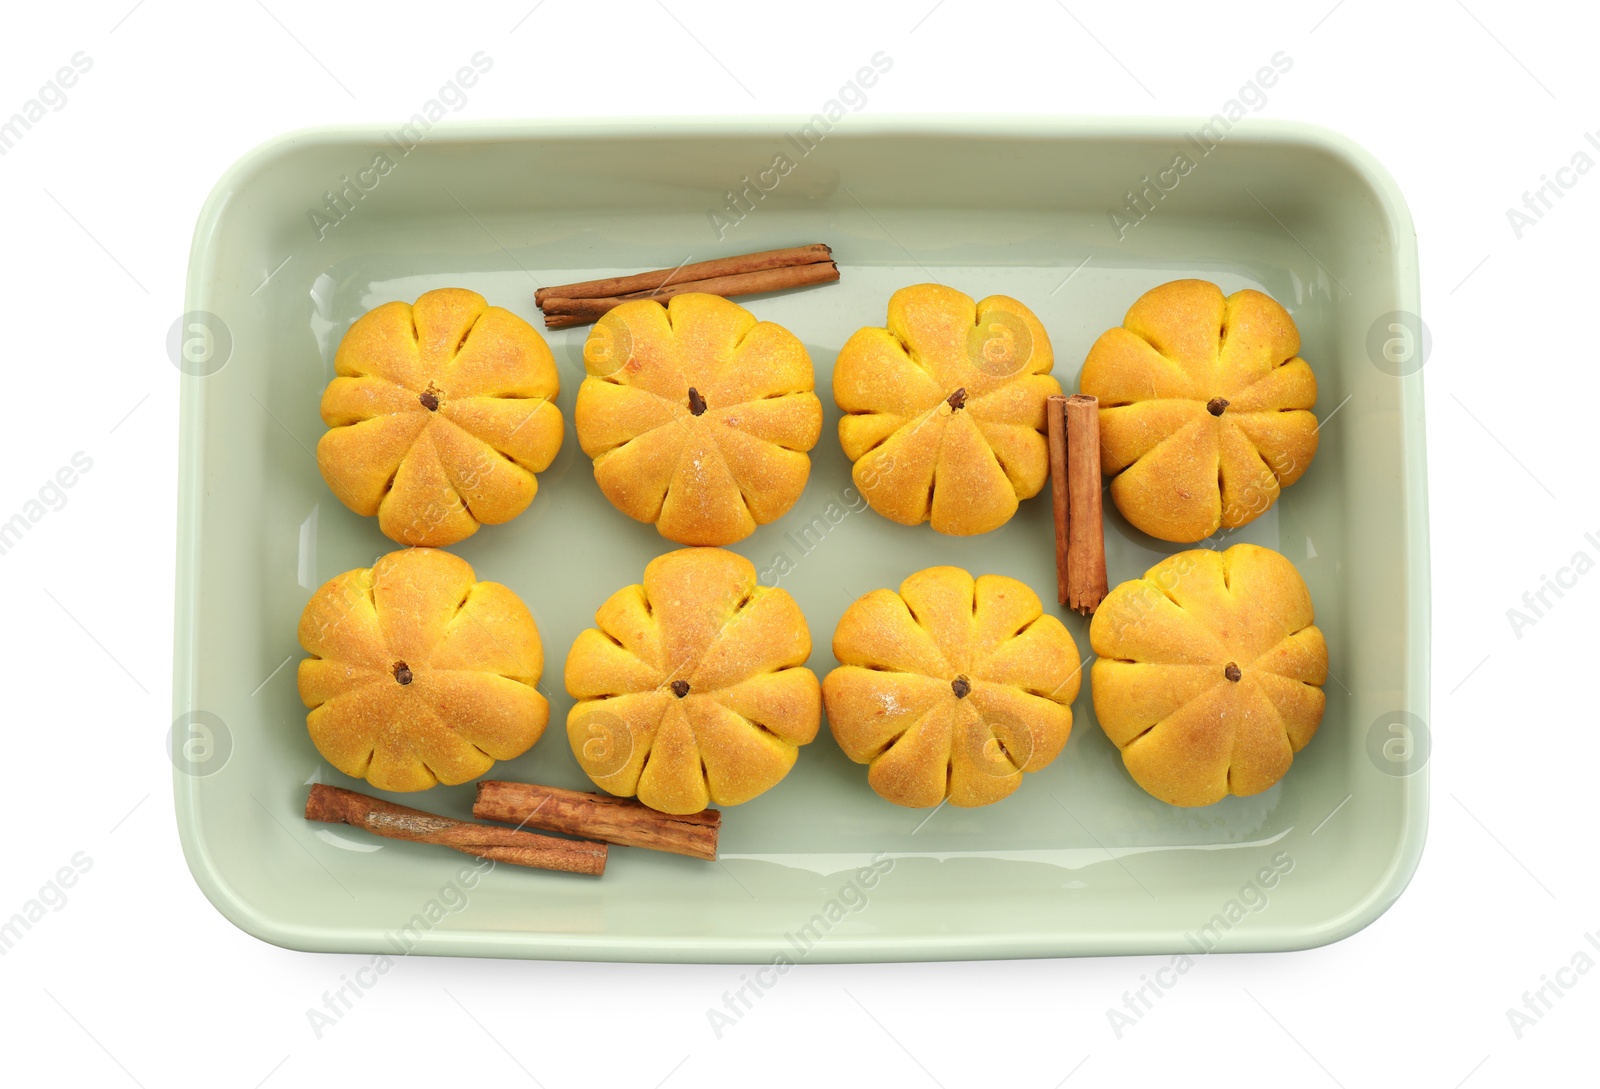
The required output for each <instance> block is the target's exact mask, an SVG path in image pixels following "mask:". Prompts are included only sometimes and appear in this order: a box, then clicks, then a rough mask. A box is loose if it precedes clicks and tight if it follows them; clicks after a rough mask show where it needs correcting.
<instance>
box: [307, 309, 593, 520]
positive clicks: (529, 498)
mask: <svg viewBox="0 0 1600 1089" xmlns="http://www.w3.org/2000/svg"><path fill="white" fill-rule="evenodd" d="M334 370H335V372H336V377H335V378H334V379H333V381H331V382H329V383H328V386H327V389H326V390H324V391H323V394H322V421H323V422H324V423H326V424H327V425H328V428H329V430H328V432H327V433H326V434H324V435H323V436H322V439H321V441H319V442H318V443H317V466H318V467H319V468H320V469H321V470H322V478H323V479H324V480H326V481H327V482H328V487H329V488H331V489H333V494H334V495H336V496H338V497H339V500H340V502H342V503H343V504H344V505H345V506H347V507H349V508H350V509H351V510H353V511H355V512H356V513H357V514H363V515H373V514H376V515H377V516H378V528H379V529H381V530H382V531H383V533H384V535H385V536H387V537H389V538H391V539H392V540H395V541H398V542H400V543H401V544H406V545H429V546H437V545H448V544H454V543H455V542H457V541H459V540H461V539H463V538H465V537H470V536H471V535H472V534H474V533H476V532H477V531H478V526H479V525H480V524H485V523H487V524H490V525H494V524H498V523H500V522H508V521H510V520H511V519H512V518H515V517H516V516H517V515H519V514H521V513H522V512H523V511H524V510H526V509H527V507H528V504H529V503H531V502H533V496H534V493H535V492H537V491H538V490H539V481H538V479H537V478H536V477H535V475H534V474H536V473H541V472H543V471H544V470H545V469H547V468H548V467H549V465H550V462H551V460H553V459H554V458H555V456H556V452H557V451H559V450H560V449H561V433H562V423H561V413H560V411H559V410H558V409H557V408H556V405H555V397H556V393H557V392H558V390H559V389H560V385H561V383H560V379H559V378H558V377H557V375H556V366H555V360H554V359H553V358H551V355H550V349H549V348H548V347H547V346H546V345H545V342H544V338H543V337H541V336H540V335H539V333H538V332H537V330H535V329H534V328H533V326H531V325H529V324H528V323H527V322H525V321H523V320H522V319H521V318H519V317H517V316H516V315H515V314H513V313H511V312H510V311H509V310H502V309H500V308H499V307H497V306H490V305H489V304H488V303H487V302H485V301H484V298H483V296H482V295H479V294H478V293H477V292H475V291H466V290H463V289H461V288H442V289H440V290H438V291H430V292H428V293H427V294H425V295H423V296H422V297H421V298H419V299H418V300H417V301H416V303H415V304H410V303H403V302H391V303H385V304H383V305H382V306H380V307H377V308H376V309H374V310H370V311H368V312H367V313H366V314H364V315H362V316H361V317H360V318H359V319H358V320H357V321H356V323H355V324H354V325H352V326H351V327H350V331H349V332H347V333H346V334H345V335H344V340H342V341H341V342H340V343H339V350H338V352H337V354H336V355H335V357H334Z"/></svg>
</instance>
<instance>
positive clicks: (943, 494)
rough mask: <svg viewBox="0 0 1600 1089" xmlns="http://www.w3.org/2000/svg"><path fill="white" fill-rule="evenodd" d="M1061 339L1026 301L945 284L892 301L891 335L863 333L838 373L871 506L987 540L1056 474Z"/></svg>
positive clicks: (850, 344) (852, 448) (843, 437)
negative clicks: (1053, 420)
mask: <svg viewBox="0 0 1600 1089" xmlns="http://www.w3.org/2000/svg"><path fill="white" fill-rule="evenodd" d="M1053 362H1054V357H1053V356H1052V354H1051V351H1050V338H1049V336H1047V335H1046V333H1045V331H1044V326H1043V325H1041V324H1039V319H1038V318H1036V317H1034V315H1033V312H1032V311H1031V310H1029V309H1028V308H1027V307H1026V306H1023V305H1022V304H1021V303H1020V302H1018V301H1017V300H1016V299H1011V298H1007V297H1006V296H1004V295H991V296H989V297H988V298H987V299H984V300H982V301H981V302H976V303H974V302H973V301H972V299H971V298H969V297H968V296H966V295H963V294H962V293H961V292H959V291H957V290H955V289H954V288H950V287H944V286H942V285H940V284H918V285H916V286H915V287H905V288H901V289H900V290H899V291H896V292H895V293H894V294H893V295H892V296H891V297H890V299H889V319H888V326H887V328H881V329H880V328H872V327H869V328H865V329H860V330H857V331H856V333H855V334H854V335H852V336H851V337H850V339H849V340H847V341H846V342H845V345H844V347H843V348H842V349H841V350H840V352H839V359H838V361H837V362H836V363H835V364H834V367H833V399H834V400H835V401H836V402H837V403H838V405H839V408H840V409H842V410H843V411H844V413H845V415H844V418H843V419H841V420H840V421H839V442H840V444H841V445H842V446H843V447H844V453H845V457H847V458H849V459H850V460H851V461H853V462H855V466H854V468H853V469H852V470H851V476H853V477H854V478H855V483H856V487H857V488H858V489H859V490H860V492H861V494H862V495H863V496H864V497H865V498H866V500H867V503H868V504H870V505H871V507H872V509H873V510H875V511H877V512H878V513H879V514H881V515H883V516H884V517H885V518H888V519H890V520H891V521H894V522H899V523H900V524H902V525H907V526H915V525H920V524H921V523H923V522H931V523H932V524H933V528H934V529H936V530H938V531H939V532H940V533H949V534H956V535H968V534H974V533H987V532H988V531H989V530H991V529H996V528H998V527H1000V526H1002V525H1004V524H1005V523H1006V522H1007V521H1009V520H1010V518H1011V516H1012V515H1013V514H1015V513H1016V512H1017V504H1018V501H1019V500H1023V499H1028V498H1031V497H1032V496H1035V495H1038V494H1039V490H1040V489H1041V488H1043V487H1044V482H1045V478H1046V476H1047V475H1048V474H1049V469H1050V466H1049V452H1048V449H1047V447H1046V444H1045V411H1044V410H1045V399H1046V398H1047V397H1049V396H1050V395H1051V394H1055V393H1060V392H1061V385H1060V383H1058V382H1057V381H1056V380H1055V379H1054V378H1052V377H1050V368H1051V366H1052V365H1053Z"/></svg>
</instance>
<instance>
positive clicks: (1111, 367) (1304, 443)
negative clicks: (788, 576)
mask: <svg viewBox="0 0 1600 1089" xmlns="http://www.w3.org/2000/svg"><path fill="white" fill-rule="evenodd" d="M1299 351H1300V333H1299V331H1298V330H1296V329H1295V325H1294V319H1292V318H1291V317H1289V313H1288V311H1286V310H1284V308H1283V307H1281V306H1279V305H1278V304H1277V303H1276V302H1274V301H1273V300H1272V299H1271V298H1269V297H1268V296H1266V295H1263V294H1262V293H1261V292H1259V291H1238V292H1235V293H1234V294H1232V295H1229V296H1228V297H1227V298H1224V297H1223V295H1222V289H1221V288H1219V287H1218V286H1217V285H1216V284H1213V283H1208V282H1207V281H1205V280H1174V281H1173V282H1172V283H1169V284H1162V285H1161V286H1160V287H1157V288H1153V289H1152V290H1150V291H1147V292H1145V293H1144V295H1142V296H1140V298H1139V300H1138V301H1137V302H1135V303H1134V304H1133V306H1132V307H1130V308H1129V310H1128V316H1127V317H1126V318H1124V319H1123V322H1122V325H1121V327H1120V328H1116V329H1111V330H1108V331H1107V332H1105V333H1103V334H1101V336H1100V339H1099V340H1097V341H1095V342H1094V346H1093V347H1092V348H1090V349H1089V356H1088V358H1087V359H1085V360H1084V363H1083V376H1082V379H1081V380H1080V385H1081V387H1082V390H1083V392H1084V393H1087V394H1092V395H1093V396H1095V397H1098V398H1100V459H1101V468H1102V469H1103V470H1104V471H1105V473H1106V475H1107V476H1110V477H1112V478H1113V479H1112V481H1111V498H1112V500H1113V501H1114V502H1115V503H1116V505H1117V509H1118V510H1119V511H1121V512H1122V516H1123V517H1124V518H1126V519H1127V520H1128V521H1129V522H1131V523H1133V525H1134V526H1136V527H1137V528H1139V529H1141V530H1143V531H1144V532H1146V533H1148V534H1150V535H1151V536H1152V537H1159V538H1161V539H1162V540H1163V541H1179V542H1190V541H1199V540H1204V539H1205V538H1206V537H1209V536H1210V535H1211V534H1213V533H1215V532H1216V531H1217V530H1218V529H1219V528H1221V527H1227V528H1229V529H1232V528H1235V527H1237V526H1242V525H1244V524H1245V523H1246V522H1249V521H1251V520H1252V519H1254V518H1255V517H1257V516H1258V515H1260V514H1261V513H1262V512H1263V511H1265V510H1266V509H1267V508H1268V507H1270V506H1272V504H1273V503H1274V502H1276V501H1277V498H1278V493H1279V491H1280V490H1281V489H1283V488H1286V487H1288V486H1289V485H1290V484H1293V483H1294V482H1295V481H1296V480H1299V479H1300V476H1301V474H1302V473H1304V472H1305V471H1306V469H1307V467H1308V466H1310V464H1311V459H1312V457H1313V456H1314V455H1315V454H1316V452H1317V418H1316V416H1315V415H1313V414H1312V413H1311V412H1310V411H1309V409H1310V408H1311V406H1312V405H1314V404H1316V402H1317V380H1316V378H1315V376H1313V375H1312V373H1311V367H1310V366H1309V365H1308V364H1307V363H1306V361H1305V360H1303V359H1301V358H1300V357H1299V355H1298V354H1297V353H1298V352H1299ZM1219 398H1220V401H1218V400H1217V399H1219ZM1223 401H1225V402H1226V405H1223V404H1222V403H1221V402H1223ZM1208 405H1214V406H1215V407H1216V408H1217V409H1220V412H1221V414H1220V415H1216V414H1214V413H1213V412H1212V411H1211V410H1209V409H1208V407H1207V406H1208Z"/></svg>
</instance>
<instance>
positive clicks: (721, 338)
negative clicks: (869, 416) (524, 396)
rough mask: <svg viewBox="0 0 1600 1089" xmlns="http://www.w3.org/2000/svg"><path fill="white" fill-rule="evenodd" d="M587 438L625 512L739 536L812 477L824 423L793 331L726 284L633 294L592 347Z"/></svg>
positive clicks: (580, 420)
mask: <svg viewBox="0 0 1600 1089" xmlns="http://www.w3.org/2000/svg"><path fill="white" fill-rule="evenodd" d="M583 361H584V367H585V368H586V370H587V371H588V377H587V378H585V379H584V380H583V385H581V386H580V387H579V388H578V404H577V409H576V412H575V419H576V422H577V428H578V442H579V444H580V445H581V446H582V447H583V452H584V453H585V454H588V455H589V456H590V457H591V458H593V459H594V478H595V481H596V482H597V483H598V484H599V485H600V490H601V491H602V492H604V493H605V497H606V498H607V499H609V500H611V502H612V504H613V505H614V506H615V507H616V508H617V509H618V510H620V511H622V513H624V514H626V515H627V516H628V517H630V518H633V519H636V520H638V521H640V522H652V523H654V524H655V527H656V530H657V532H659V533H660V534H661V535H662V536H663V537H666V538H667V539H668V540H672V541H677V542H678V543H679V544H694V545H724V544H732V543H733V542H734V541H739V540H743V539H744V538H746V537H748V536H750V534H751V533H753V532H754V531H755V528H756V526H759V525H765V524H766V523H768V522H771V521H773V520H774V519H777V518H779V517H781V516H782V515H783V514H784V513H785V512H786V511H787V510H788V509H789V508H790V507H792V506H794V503H795V500H797V499H799V498H800V493H801V492H802V491H803V490H804V489H805V486H806V478H807V477H808V476H810V474H811V459H810V458H809V457H808V456H807V451H809V450H810V449H811V448H812V447H813V446H815V445H816V444H817V439H818V437H819V436H820V435H821V434H822V403H821V402H820V401H818V400H817V396H816V394H815V393H813V392H812V390H813V389H814V387H815V384H816V380H815V377H814V375H813V374H812V370H811V357H810V356H809V355H808V354H807V353H806V348H805V345H804V344H802V343H800V340H799V338H798V337H796V336H795V335H794V334H793V333H791V332H789V331H788V330H787V329H785V328H783V327H782V326H781V325H774V324H773V323H772V322H769V321H762V322H758V321H756V319H755V315H753V314H751V313H750V311H748V310H746V309H745V308H744V307H742V306H740V305H739V304H738V303H735V302H731V301H729V300H728V299H725V298H722V297H721V296H719V295H706V294H700V293H690V294H685V295H678V296H675V297H674V298H672V299H671V300H670V301H669V302H668V303H667V304H666V306H662V305H661V304H660V303H659V302H656V301H655V300H653V299H636V300H634V301H632V302H626V303H623V304H622V305H620V306H618V307H615V308H614V309H612V310H611V311H609V312H608V313H607V314H606V315H605V316H604V317H602V318H601V319H600V320H599V321H598V322H596V323H595V326H594V329H593V330H592V331H591V332H590V334H589V339H588V340H587V341H586V342H585V343H584V346H583Z"/></svg>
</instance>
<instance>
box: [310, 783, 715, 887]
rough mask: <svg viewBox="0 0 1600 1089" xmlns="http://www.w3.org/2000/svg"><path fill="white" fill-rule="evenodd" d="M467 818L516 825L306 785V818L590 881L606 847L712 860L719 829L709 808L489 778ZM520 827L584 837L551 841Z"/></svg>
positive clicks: (600, 866) (602, 862) (481, 785)
mask: <svg viewBox="0 0 1600 1089" xmlns="http://www.w3.org/2000/svg"><path fill="white" fill-rule="evenodd" d="M472 815H473V816H474V817H478V818H480V819H481V820H488V821H500V822H503V823H506V824H514V825H516V827H514V828H501V827H498V826H497V825H493V824H477V823H474V822H472V821H460V820H455V819H454V818H451V817H441V816H437V815H435V814H432V813H424V812H422V811H421V810H419V809H411V808H409V807H408V806H403V805H396V804H395V803H393V802H386V801H383V800H382V799H380V798H371V797H368V796H367V795H365V794H358V793H357V792H355V791H353V790H345V789H344V788H342V787H335V786H327V785H325V784H323V783H317V784H315V785H314V786H312V788H311V794H310V796H309V797H308V798H307V799H306V820H309V821H323V822H326V823H330V824H349V825H353V826H354V827H357V828H361V829H364V830H366V831H368V832H371V833H372V834H373V835H377V836H387V837H388V838H390V839H402V840H408V841H410V842H412V843H435V844H438V845H439V846H441V847H449V848H451V849H453V850H457V851H461V852H462V853H464V854H469V855H474V856H476V857H478V858H487V859H492V860H493V861H495V862H505V863H508V864H510V865H513V866H528V867H531V868H533V869H539V870H561V871H564V872H566V873H580V874H590V875H593V876H595V877H598V876H600V875H601V874H603V873H604V872H605V869H606V854H607V850H608V848H607V845H608V844H613V843H615V844H618V845H621V846H625V847H644V848H648V849H650V850H655V851H667V852H670V853H672V854H679V855H688V856H689V857H691V858H703V859H706V860H707V861H715V860H716V857H717V834H718V832H719V831H720V830H721V827H722V814H721V812H719V811H718V810H715V809H707V810H705V811H703V812H700V813H690V814H686V815H682V816H675V815H673V814H670V813H659V812H657V811H656V810H654V809H651V808H650V807H649V806H646V805H644V804H642V803H640V802H637V801H633V800H632V799H628V798H611V797H606V796H604V795H599V794H587V793H584V792H583V791H578V790H563V789H561V788H560V787H550V786H540V785H538V784H536V783H506V782H499V781H496V780H487V781H485V782H481V783H479V784H478V799H477V802H476V803H475V804H474V805H473V807H472ZM525 828H537V829H540V830H541V831H545V832H560V833H563V834H565V835H570V836H580V837H583V838H580V839H558V838H556V837H555V836H541V835H537V834H535V833H533V832H527V831H524V829H525Z"/></svg>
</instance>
